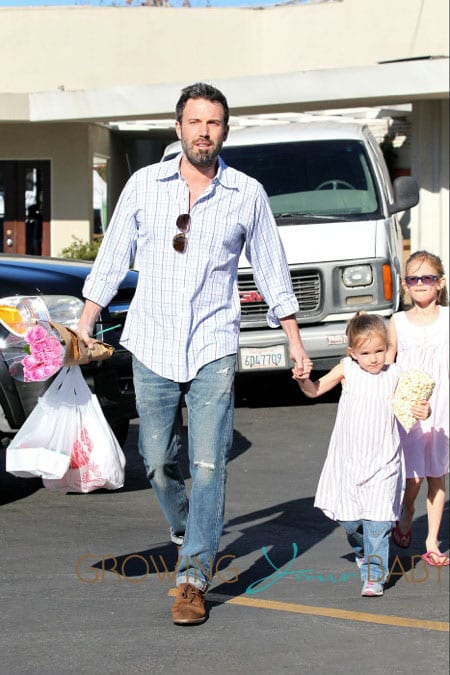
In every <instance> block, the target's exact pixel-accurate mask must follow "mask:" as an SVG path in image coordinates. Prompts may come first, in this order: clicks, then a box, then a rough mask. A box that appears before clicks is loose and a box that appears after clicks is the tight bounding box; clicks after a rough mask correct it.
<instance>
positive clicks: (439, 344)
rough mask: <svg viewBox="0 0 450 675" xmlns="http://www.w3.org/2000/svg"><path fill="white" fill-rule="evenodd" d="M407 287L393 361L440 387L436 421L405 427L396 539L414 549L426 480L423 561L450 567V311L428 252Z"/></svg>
mask: <svg viewBox="0 0 450 675" xmlns="http://www.w3.org/2000/svg"><path fill="white" fill-rule="evenodd" d="M403 286H404V289H405V290H407V291H408V292H409V295H410V297H411V301H412V307H411V309H409V310H408V311H406V312H398V313H397V314H394V316H393V317H392V319H391V322H390V325H389V338H390V347H389V355H388V361H393V360H394V358H395V355H396V354H397V363H398V364H399V366H400V367H401V368H402V369H407V368H418V369H419V370H423V371H424V372H426V373H428V374H429V375H431V377H432V378H433V379H434V381H435V383H436V384H435V387H434V390H433V393H432V396H431V399H430V406H431V416H430V417H429V418H428V419H427V420H425V421H423V422H419V423H418V424H415V425H414V426H413V428H412V429H411V430H410V432H409V433H406V432H405V431H404V430H403V429H402V428H401V427H400V441H401V444H402V447H403V451H404V454H405V467H406V490H405V496H404V499H403V511H402V514H401V517H400V520H399V522H398V523H397V524H396V525H395V527H394V529H393V530H392V539H393V540H394V542H395V543H396V544H397V546H400V547H401V548H408V547H409V545H410V543H411V525H412V520H413V515H414V501H415V499H416V497H417V495H418V493H419V490H420V486H421V484H422V482H423V480H424V478H425V477H426V478H427V483H428V495H427V513H428V534H427V538H426V541H425V545H426V552H425V553H424V555H423V556H422V557H423V558H424V560H425V561H426V562H427V563H428V564H429V565H438V566H443V565H444V566H445V565H448V564H449V557H448V555H445V554H443V553H441V551H440V549H439V543H438V540H439V528H440V525H441V521H442V514H443V511H444V504H445V474H447V473H448V469H449V442H448V438H449V396H448V391H449V380H448V347H449V339H448V335H449V311H448V299H447V289H446V286H445V278H444V269H443V266H442V262H441V260H440V258H438V256H436V255H434V254H432V253H429V252H428V251H416V252H415V253H413V254H412V255H411V256H410V257H409V258H408V260H407V261H406V276H405V279H404V281H403Z"/></svg>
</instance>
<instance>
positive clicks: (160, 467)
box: [133, 354, 236, 590]
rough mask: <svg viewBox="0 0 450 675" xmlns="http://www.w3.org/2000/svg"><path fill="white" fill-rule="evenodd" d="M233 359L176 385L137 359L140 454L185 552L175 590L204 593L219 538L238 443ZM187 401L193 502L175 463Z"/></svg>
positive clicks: (175, 538)
mask: <svg viewBox="0 0 450 675" xmlns="http://www.w3.org/2000/svg"><path fill="white" fill-rule="evenodd" d="M235 367H236V355H235V354H233V355H230V356H225V357H223V358H221V359H218V360H217V361H213V362H212V363H208V364H206V365H205V366H203V368H201V369H200V370H199V371H198V373H197V375H196V376H195V378H194V379H193V380H191V381H190V382H182V383H180V382H173V381H172V380H168V379H166V378H164V377H160V376H159V375H157V374H156V373H154V372H152V371H151V370H149V369H148V368H147V367H146V366H144V365H143V364H142V363H141V362H140V361H138V360H137V359H136V358H135V357H133V374H134V385H135V390H136V403H137V410H138V414H139V452H140V454H141V455H142V458H143V460H144V464H145V468H146V471H147V476H148V478H149V480H150V483H151V485H152V488H153V489H154V491H155V494H156V496H157V498H158V501H159V504H160V506H161V508H162V511H163V513H164V515H165V517H166V519H167V521H168V523H169V525H170V531H171V538H172V541H173V542H175V543H177V544H182V546H181V550H180V557H179V561H178V569H177V577H176V583H177V585H179V584H180V583H185V582H190V583H191V584H193V585H194V586H196V587H197V588H200V589H201V590H206V589H207V588H208V586H209V584H210V582H211V580H212V577H213V575H214V562H215V558H216V554H217V550H218V547H219V541H220V536H221V534H222V527H223V516H224V502H225V482H226V462H227V458H228V454H229V451H230V449H231V445H232V440H233V416H234V372H235ZM183 395H184V399H185V402H186V408H187V414H188V448H189V468H190V474H191V478H192V484H191V490H190V494H189V500H188V497H187V494H186V489H185V484H184V480H183V476H182V474H181V472H180V468H179V463H178V453H179V451H180V449H181V429H182V414H181V400H182V396H183Z"/></svg>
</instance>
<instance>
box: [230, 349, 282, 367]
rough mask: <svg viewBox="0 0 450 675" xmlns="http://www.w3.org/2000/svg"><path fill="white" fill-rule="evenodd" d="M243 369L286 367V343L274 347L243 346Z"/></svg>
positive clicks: (241, 351) (241, 352)
mask: <svg viewBox="0 0 450 675" xmlns="http://www.w3.org/2000/svg"><path fill="white" fill-rule="evenodd" d="M240 356H241V369H242V370H263V369H266V368H286V351H285V348H284V345H275V346H274V347H261V348H259V347H241V349H240Z"/></svg>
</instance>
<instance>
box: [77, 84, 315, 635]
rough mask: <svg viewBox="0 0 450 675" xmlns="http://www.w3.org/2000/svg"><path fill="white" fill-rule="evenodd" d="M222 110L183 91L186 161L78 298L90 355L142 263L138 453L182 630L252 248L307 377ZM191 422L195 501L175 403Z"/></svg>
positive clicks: (201, 560) (131, 319)
mask: <svg viewBox="0 0 450 675" xmlns="http://www.w3.org/2000/svg"><path fill="white" fill-rule="evenodd" d="M228 117H229V110H228V104H227V101H226V99H225V97H224V95H223V94H222V93H221V92H220V91H218V90H217V89H215V88H214V87H212V86H210V85H208V84H204V83H197V84H193V85H191V86H189V87H186V88H185V89H183V90H182V93H181V97H180V99H179V100H178V103H177V106H176V123H175V127H176V132H177V135H178V138H179V139H180V141H181V146H182V152H181V153H180V154H179V155H178V156H177V157H176V158H174V159H173V160H170V161H168V162H163V163H160V164H155V165H151V166H148V167H145V168H143V169H141V170H139V171H137V172H136V173H135V174H134V175H133V176H132V177H131V178H130V179H129V181H128V183H127V185H126V186H125V188H124V190H123V192H122V194H121V196H120V199H119V201H118V204H117V207H116V210H115V212H114V214H113V217H112V219H111V222H110V225H109V227H108V229H107V231H106V235H105V238H104V240H103V243H102V246H101V248H100V251H99V254H98V256H97V259H96V261H95V263H94V266H93V269H92V272H91V274H90V275H89V277H88V278H87V280H86V283H85V286H84V291H83V292H84V296H85V298H86V302H85V307H84V310H83V314H82V317H81V319H80V322H79V325H78V332H79V333H80V335H81V337H82V338H83V339H84V341H85V342H86V344H87V345H88V346H89V344H90V339H91V338H90V336H91V335H92V332H93V330H94V326H95V321H96V318H97V317H98V315H99V312H100V310H101V307H104V306H105V305H107V304H108V303H109V302H110V301H111V299H112V298H113V296H114V294H115V293H116V291H117V288H118V286H119V283H120V281H121V279H122V278H123V277H124V275H125V273H126V271H127V270H128V268H129V265H130V262H131V261H132V259H133V257H134V253H135V252H136V256H137V258H136V259H137V260H138V269H139V281H138V284H137V288H136V293H135V297H134V299H133V301H132V303H131V306H130V309H129V312H128V316H127V320H126V324H125V328H124V331H123V335H122V339H121V344H122V345H123V346H125V347H126V348H127V349H129V350H130V351H131V352H132V354H133V375H134V383H135V389H136V400H137V409H138V413H139V418H140V433H139V452H140V454H141V455H142V458H143V461H144V464H145V468H146V471H147V475H148V478H149V480H150V483H151V485H152V487H153V489H154V490H155V494H156V496H157V498H158V501H159V504H160V506H161V508H162V511H163V513H164V515H165V517H166V519H167V521H168V523H169V526H170V536H171V540H172V541H173V542H174V543H175V544H177V545H178V547H179V558H178V562H177V574H176V584H177V595H176V599H175V603H174V605H173V607H172V618H173V621H174V623H175V624H178V625H190V624H197V623H202V622H203V621H204V620H205V619H206V611H205V605H204V595H205V592H206V590H207V588H208V586H209V584H210V583H211V576H212V571H213V570H214V561H215V558H216V554H217V550H218V546H219V541H220V536H221V533H222V526H223V515H224V498H225V481H226V459H227V455H228V453H229V450H230V448H231V444H232V438H233V414H234V393H233V392H234V389H233V382H234V373H235V364H236V354H237V350H238V337H239V318H240V305H239V296H238V291H237V275H238V261H239V256H240V254H241V250H242V248H243V247H244V245H245V251H246V255H247V257H248V259H249V260H250V261H251V263H252V267H253V272H254V276H255V280H256V283H257V285H258V288H259V290H260V292H261V293H262V295H263V297H264V299H265V300H266V302H267V304H268V305H269V312H268V317H267V318H268V322H269V324H270V325H272V326H279V325H281V326H282V328H283V330H284V331H285V333H286V335H287V338H288V342H289V349H290V355H291V358H292V359H293V361H294V362H295V372H296V374H297V375H298V376H302V375H305V376H307V375H308V373H309V372H310V370H311V367H312V364H311V362H310V361H309V359H308V358H307V356H306V353H305V350H304V348H303V345H302V341H301V338H300V334H299V330H298V325H297V322H296V319H295V312H296V311H298V304H297V300H296V297H295V295H294V293H293V290H292V285H291V280H290V274H289V269H288V265H287V262H286V258H285V254H284V251H283V247H282V244H281V241H280V238H279V235H278V232H277V227H276V224H275V221H274V219H273V216H272V213H271V210H270V206H269V202H268V198H267V196H266V194H265V192H264V190H263V188H262V186H261V185H260V184H259V183H258V182H257V181H256V180H254V179H252V178H250V177H249V176H246V175H245V174H243V173H241V172H239V171H236V170H234V169H232V168H230V167H228V166H227V165H226V164H225V163H224V162H223V161H222V159H221V158H220V156H219V153H220V151H221V148H222V145H223V143H224V141H225V140H226V138H227V135H228ZM182 397H184V400H185V403H186V408H187V413H188V438H189V463H190V474H191V477H192V484H191V490H190V494H189V500H188V497H187V494H186V490H185V485H184V481H183V476H182V475H181V472H180V470H179V465H178V451H179V448H180V432H181V428H182V416H181V401H182Z"/></svg>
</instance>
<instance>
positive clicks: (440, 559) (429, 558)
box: [422, 551, 450, 567]
mask: <svg viewBox="0 0 450 675" xmlns="http://www.w3.org/2000/svg"><path fill="white" fill-rule="evenodd" d="M422 560H425V562H426V563H427V564H428V565H431V566H432V567H447V566H448V565H450V558H449V557H448V555H445V553H439V552H437V551H427V552H426V553H424V554H423V555H422Z"/></svg>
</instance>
